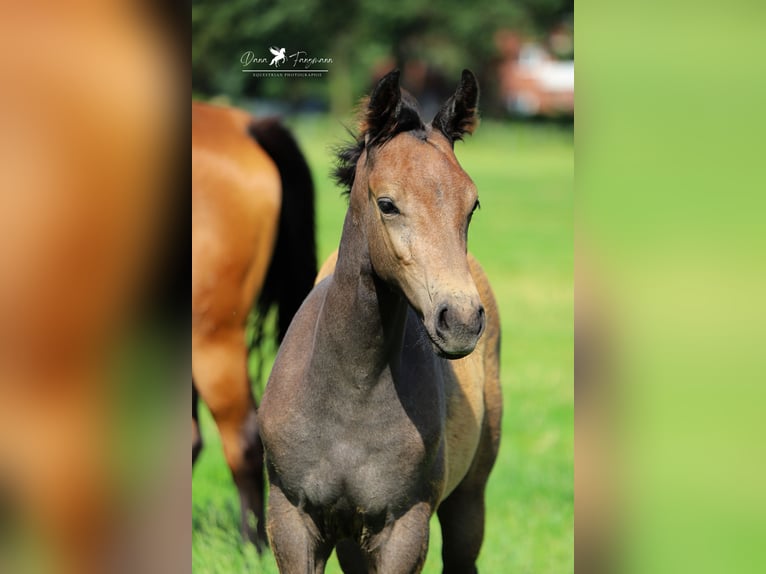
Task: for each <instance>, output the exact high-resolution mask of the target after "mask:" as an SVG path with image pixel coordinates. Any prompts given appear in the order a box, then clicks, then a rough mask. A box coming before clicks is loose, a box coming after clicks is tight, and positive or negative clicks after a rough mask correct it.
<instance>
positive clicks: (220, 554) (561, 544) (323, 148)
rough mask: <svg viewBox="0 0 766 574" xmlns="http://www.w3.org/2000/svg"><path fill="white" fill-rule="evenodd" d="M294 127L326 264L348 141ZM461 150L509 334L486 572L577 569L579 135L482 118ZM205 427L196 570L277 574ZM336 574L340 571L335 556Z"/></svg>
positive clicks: (323, 127) (477, 247)
mask: <svg viewBox="0 0 766 574" xmlns="http://www.w3.org/2000/svg"><path fill="white" fill-rule="evenodd" d="M291 126H292V127H293V128H294V130H295V132H296V135H297V137H298V139H299V141H300V144H301V146H302V148H303V149H304V151H305V153H306V155H307V158H308V160H309V163H310V165H311V167H312V170H313V173H314V178H315V183H316V186H317V210H318V213H317V230H318V248H319V255H320V261H321V260H323V259H324V257H326V256H327V255H328V254H329V253H330V252H331V251H332V250H334V249H335V248H336V247H337V245H338V241H339V240H340V232H341V226H342V221H343V217H344V213H345V207H346V204H345V199H343V198H341V197H340V191H339V189H338V188H337V187H335V186H334V184H333V183H332V182H331V181H330V179H329V177H328V174H329V171H330V168H331V165H332V156H331V153H330V152H329V151H328V146H330V145H332V144H336V143H338V142H340V141H342V140H343V139H344V137H345V132H344V129H343V127H342V126H341V125H340V123H338V122H333V121H330V120H327V119H307V118H300V119H296V120H295V121H293V122H291ZM456 153H457V156H458V158H459V160H460V161H461V163H462V165H463V167H464V168H465V170H466V171H467V172H468V174H469V175H470V176H471V177H472V178H473V180H474V181H475V182H476V185H477V186H478V189H479V196H480V197H481V204H482V209H481V211H479V212H478V213H477V214H476V215H475V216H474V219H473V223H472V226H471V233H470V240H469V248H470V250H471V251H472V252H473V253H474V254H475V255H476V256H477V257H478V258H479V260H480V261H481V262H482V264H483V266H484V268H485V270H486V272H487V274H488V275H489V278H490V281H491V282H492V285H493V288H494V290H495V293H496V296H497V299H498V303H499V305H500V314H501V320H502V324H503V339H502V370H501V377H502V382H503V393H504V401H505V411H504V418H503V436H502V445H501V448H500V456H499V459H498V461H497V464H496V466H495V469H494V471H493V474H492V476H491V478H490V481H489V487H488V491H487V523H486V535H485V538H484V546H483V548H482V552H481V556H480V557H479V569H480V570H481V571H482V572H485V573H505V572H514V573H535V574H538V573H552V574H561V573H566V572H573V570H574V566H573V563H574V557H573V556H574V553H573V543H574V534H573V533H574V530H573V519H574V513H573V493H574V490H573V484H572V473H573V454H572V449H573V434H574V433H573V422H574V393H573V343H574V337H573V279H572V268H573V176H574V145H573V137H572V132H571V130H566V129H563V128H559V127H555V126H546V125H516V124H503V123H496V122H490V121H486V122H483V123H482V125H481V126H480V127H479V129H478V130H477V132H476V134H475V135H474V136H473V137H469V138H467V140H466V141H465V142H463V143H458V144H457V146H456ZM266 372H268V371H266ZM203 410H204V409H203ZM202 429H203V433H204V436H205V441H206V443H205V450H204V451H203V454H202V455H201V457H200V460H199V461H198V464H197V467H196V469H195V471H194V477H193V480H192V485H193V486H192V488H193V491H192V506H193V522H192V569H193V571H194V572H195V573H196V574H213V573H239V572H267V573H271V572H277V569H276V566H275V564H274V560H273V558H272V557H271V555H270V554H267V555H266V556H265V557H264V558H263V559H258V557H257V556H256V554H255V552H254V550H253V549H252V548H251V547H249V546H247V545H243V544H241V543H240V542H239V534H238V532H237V521H238V512H239V511H238V502H237V495H236V491H235V489H234V486H233V484H232V482H231V479H230V477H229V473H228V469H227V468H226V466H225V464H224V461H223V456H222V453H221V449H220V442H219V440H218V437H217V434H216V433H215V429H214V427H213V424H212V422H211V419H210V417H209V414H208V413H207V412H203V413H202ZM440 546H441V538H440V532H439V527H438V523H437V522H436V521H434V522H433V524H432V528H431V544H430V549H429V555H428V560H427V562H426V567H425V572H427V573H435V572H441V558H440ZM327 571H328V572H332V573H337V572H340V570H339V568H338V567H337V563H336V562H335V560H334V558H333V560H332V561H331V563H330V565H329V567H328V569H327Z"/></svg>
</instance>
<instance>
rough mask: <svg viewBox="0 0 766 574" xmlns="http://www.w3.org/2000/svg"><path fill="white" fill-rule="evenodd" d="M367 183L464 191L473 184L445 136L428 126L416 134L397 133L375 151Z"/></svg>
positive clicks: (408, 188) (411, 188)
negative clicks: (427, 128) (425, 129)
mask: <svg viewBox="0 0 766 574" xmlns="http://www.w3.org/2000/svg"><path fill="white" fill-rule="evenodd" d="M370 183H371V185H372V186H373V187H375V186H384V187H387V186H392V185H393V186H396V187H399V188H405V189H407V190H413V191H414V190H428V189H432V188H436V189H438V190H440V191H444V190H450V189H453V190H456V191H457V190H459V191H464V190H466V189H472V188H473V187H474V185H473V182H472V181H471V178H470V177H469V176H468V174H467V173H466V172H465V171H463V168H462V167H460V164H459V163H458V161H457V158H456V157H455V154H454V152H453V151H452V146H451V145H450V144H449V142H448V141H447V139H446V138H445V137H444V136H443V135H441V133H439V132H438V131H436V130H434V131H431V130H430V129H429V130H428V131H426V132H425V133H423V132H420V133H419V134H416V133H411V132H406V133H402V134H399V135H398V136H396V137H395V138H393V139H392V140H391V141H389V142H387V143H386V144H385V145H384V146H383V147H381V148H380V149H379V150H377V151H376V158H375V161H374V167H373V169H372V173H371V174H370Z"/></svg>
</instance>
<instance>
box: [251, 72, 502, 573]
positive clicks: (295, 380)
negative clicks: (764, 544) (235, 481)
mask: <svg viewBox="0 0 766 574" xmlns="http://www.w3.org/2000/svg"><path fill="white" fill-rule="evenodd" d="M477 100H478V85H477V83H476V79H475V77H474V76H473V74H472V73H471V72H469V71H467V70H466V71H464V72H463V77H462V81H461V84H460V87H459V88H458V90H457V91H456V92H455V94H454V95H453V96H452V97H451V98H450V99H449V100H448V101H447V103H446V104H445V105H444V106H443V107H442V109H441V110H440V111H439V113H438V114H437V116H436V118H435V119H434V120H433V122H431V124H430V125H424V124H423V122H422V120H421V119H420V116H419V113H418V111H417V107H416V106H417V104H416V102H415V101H414V100H413V99H412V97H411V96H409V94H407V93H406V92H402V91H401V90H400V88H399V73H398V71H394V72H392V73H390V74H388V75H387V76H386V77H384V78H383V79H382V80H381V81H380V83H379V84H378V85H377V87H376V88H375V90H374V92H373V94H372V96H371V98H370V100H369V102H368V104H367V108H366V112H365V115H364V118H363V121H362V125H361V135H360V137H359V139H358V141H357V142H356V144H355V145H354V146H352V147H350V148H348V149H346V150H345V151H344V152H342V153H341V155H340V158H341V165H340V167H339V169H338V172H337V175H338V177H339V180H341V181H342V182H344V183H346V184H347V185H348V186H349V188H350V202H349V210H348V214H347V216H346V221H345V224H344V228H343V236H342V239H341V243H340V249H339V252H338V258H337V266H336V268H335V270H334V273H332V275H331V276H329V277H327V278H326V279H325V280H323V281H322V282H321V283H319V284H318V285H317V286H316V287H315V288H314V290H313V291H312V292H311V294H310V295H309V297H308V298H307V299H306V301H305V302H304V304H303V306H302V307H301V309H300V310H299V311H298V313H297V315H296V316H295V319H294V320H293V323H292V325H291V326H290V329H289V330H288V332H287V336H286V337H285V340H284V342H283V344H282V347H281V349H280V352H279V355H278V357H277V360H276V363H275V365H274V369H273V371H272V374H271V378H270V380H269V383H268V385H267V387H266V392H265V394H264V397H263V403H262V406H261V411H260V425H261V426H260V430H261V436H262V438H263V444H264V446H265V449H266V465H267V470H268V475H269V481H270V485H271V490H270V500H269V514H268V522H267V529H268V533H269V538H270V541H271V545H272V548H273V550H274V555H275V557H276V560H277V564H278V566H279V569H280V572H283V573H291V574H292V573H320V572H323V571H324V567H325V563H326V560H327V558H328V556H329V555H330V553H331V551H332V549H333V547H336V549H337V553H338V558H339V560H340V563H341V566H342V567H343V569H344V571H345V572H383V573H386V574H397V573H404V572H418V571H420V569H421V568H422V566H423V562H424V560H425V557H426V551H427V548H428V526H429V518H430V517H431V515H432V513H433V512H434V511H437V510H438V515H439V520H440V522H441V527H442V534H443V539H444V550H443V561H444V571H445V572H461V573H464V572H475V571H476V566H475V561H476V558H477V556H478V554H479V549H480V547H481V542H482V538H483V529H484V489H485V485H486V483H487V479H488V477H489V473H490V470H491V468H492V466H493V464H494V461H495V458H496V456H497V451H498V446H499V438H500V418H501V411H502V398H501V394H500V383H499V374H498V368H499V340H500V323H499V319H498V312H497V305H496V303H495V300H494V297H493V295H492V291H491V289H490V287H489V283H488V281H487V278H486V276H485V275H484V272H483V271H482V269H481V267H480V266H479V265H478V263H477V262H476V261H475V260H474V259H473V258H472V257H471V256H470V255H468V254H467V251H466V241H467V232H468V225H469V223H470V220H471V214H472V213H473V211H474V210H475V209H476V207H478V199H477V192H476V187H475V186H474V184H473V182H472V181H471V179H470V178H469V177H468V175H467V174H466V173H465V172H464V171H463V170H462V168H461V167H460V165H459V164H458V162H457V159H456V158H455V155H454V153H453V150H452V145H453V142H454V141H455V140H458V139H461V137H462V136H463V134H465V133H468V132H471V131H472V130H473V128H474V126H475V124H476V120H477V118H476V105H477Z"/></svg>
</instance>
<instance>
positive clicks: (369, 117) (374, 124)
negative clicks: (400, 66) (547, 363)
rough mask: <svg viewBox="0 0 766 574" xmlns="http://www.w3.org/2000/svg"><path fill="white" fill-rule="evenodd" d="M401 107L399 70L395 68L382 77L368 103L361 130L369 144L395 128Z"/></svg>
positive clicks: (383, 137)
mask: <svg viewBox="0 0 766 574" xmlns="http://www.w3.org/2000/svg"><path fill="white" fill-rule="evenodd" d="M401 108H402V92H401V90H400V89H399V70H394V71H392V72H389V73H388V74H386V75H385V76H383V78H381V80H380V81H379V82H378V85H377V86H375V89H374V90H373V91H372V95H371V96H370V100H369V102H368V103H367V111H366V113H365V115H364V123H363V125H362V128H361V131H362V132H363V133H364V134H365V140H366V143H367V144H368V145H372V144H374V143H375V142H377V141H379V140H381V139H385V136H386V135H387V134H389V133H390V132H392V131H393V130H394V128H395V127H396V123H397V119H398V117H399V112H400V111H401Z"/></svg>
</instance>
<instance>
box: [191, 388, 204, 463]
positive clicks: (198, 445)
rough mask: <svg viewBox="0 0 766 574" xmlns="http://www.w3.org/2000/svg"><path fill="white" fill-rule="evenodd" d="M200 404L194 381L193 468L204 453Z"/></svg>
mask: <svg viewBox="0 0 766 574" xmlns="http://www.w3.org/2000/svg"><path fill="white" fill-rule="evenodd" d="M198 403H199V393H198V392H197V387H196V386H194V381H192V467H194V463H195V462H197V457H198V456H199V453H200V452H201V451H202V446H203V444H202V433H201V432H200V430H199V416H198V413H197V410H198Z"/></svg>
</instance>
